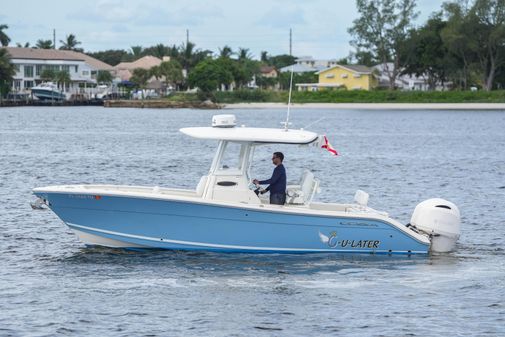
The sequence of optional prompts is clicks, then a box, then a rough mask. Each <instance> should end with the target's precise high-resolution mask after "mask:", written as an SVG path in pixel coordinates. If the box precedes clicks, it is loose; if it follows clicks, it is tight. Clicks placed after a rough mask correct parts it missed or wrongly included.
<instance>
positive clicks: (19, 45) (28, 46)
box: [16, 42, 30, 48]
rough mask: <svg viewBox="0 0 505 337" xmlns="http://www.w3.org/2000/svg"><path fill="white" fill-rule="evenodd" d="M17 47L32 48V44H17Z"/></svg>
mask: <svg viewBox="0 0 505 337" xmlns="http://www.w3.org/2000/svg"><path fill="white" fill-rule="evenodd" d="M16 47H18V48H30V42H26V43H25V44H24V45H22V44H21V43H19V42H16Z"/></svg>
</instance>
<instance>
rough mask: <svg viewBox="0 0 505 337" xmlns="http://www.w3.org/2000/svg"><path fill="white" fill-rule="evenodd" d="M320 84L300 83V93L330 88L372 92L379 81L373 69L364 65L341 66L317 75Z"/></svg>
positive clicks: (322, 71)
mask: <svg viewBox="0 0 505 337" xmlns="http://www.w3.org/2000/svg"><path fill="white" fill-rule="evenodd" d="M317 74H318V75H319V82H318V83H299V84H297V85H296V86H297V87H298V90H299V91H306V90H310V91H318V90H324V89H330V88H346V89H347V90H370V89H373V88H375V87H377V84H378V80H377V78H376V77H375V76H374V74H373V73H372V69H371V68H369V67H367V66H362V65H347V64H346V65H340V64H337V65H336V66H333V67H331V68H327V69H323V70H321V71H319V72H318V73H317Z"/></svg>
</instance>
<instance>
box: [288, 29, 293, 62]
mask: <svg viewBox="0 0 505 337" xmlns="http://www.w3.org/2000/svg"><path fill="white" fill-rule="evenodd" d="M289 56H293V32H292V30H291V28H289Z"/></svg>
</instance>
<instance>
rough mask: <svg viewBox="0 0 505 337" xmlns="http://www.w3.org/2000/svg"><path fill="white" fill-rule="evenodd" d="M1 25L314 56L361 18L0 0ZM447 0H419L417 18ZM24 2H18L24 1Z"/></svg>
mask: <svg viewBox="0 0 505 337" xmlns="http://www.w3.org/2000/svg"><path fill="white" fill-rule="evenodd" d="M2 2H3V3H2V5H1V6H0V24H7V25H8V26H9V28H8V29H7V30H6V31H5V32H6V33H7V35H8V36H9V37H10V38H11V43H10V46H16V43H21V44H23V45H24V44H25V43H26V42H29V43H30V45H35V43H36V41H37V40H38V39H44V40H48V39H51V40H52V39H53V29H55V30H56V47H57V48H58V47H59V46H60V45H61V43H60V42H59V41H60V40H65V37H66V36H67V35H69V34H74V35H75V36H76V38H77V40H78V41H81V42H82V44H81V45H79V47H81V48H84V50H85V51H91V52H93V51H101V50H107V49H125V50H130V47H131V46H137V45H140V46H143V47H150V46H153V45H156V44H159V43H163V44H165V45H174V44H175V45H181V44H182V43H184V42H185V41H186V33H187V31H189V40H190V41H191V42H193V43H195V44H196V47H197V48H199V49H208V50H211V51H213V52H215V53H217V52H218V50H219V48H222V47H223V46H225V45H228V46H230V47H231V48H232V49H233V50H237V49H238V48H239V47H240V48H248V49H249V50H250V53H251V54H252V56H253V57H254V58H256V59H257V58H259V57H260V55H261V51H263V50H265V51H267V52H268V53H269V54H270V55H278V54H288V53H289V30H290V28H291V29H292V54H293V55H295V56H312V57H314V58H317V59H330V58H337V59H339V58H343V57H346V56H348V55H349V52H350V51H351V50H352V48H351V46H350V44H349V41H350V40H351V36H350V35H349V34H348V33H347V29H348V28H349V27H351V26H352V22H353V20H354V19H356V18H357V17H358V13H357V10H356V4H355V1H354V0H347V1H343V0H308V1H307V0H255V1H240V0H219V1H217V0H215V1H203V0H185V1H184V0H165V1H163V0H149V1H145V0H144V1H142V0H140V1H139V0H97V1H94V0H87V1H75V0H50V1H40V0H23V1H19V2H18V1H9V0H2ZM441 3H442V1H434V0H418V1H417V10H418V11H419V12H420V15H419V18H418V19H417V20H416V23H417V24H422V23H423V22H425V21H426V19H427V18H428V17H429V16H430V15H431V14H432V13H433V12H434V11H438V10H440V7H441ZM20 5H21V6H20Z"/></svg>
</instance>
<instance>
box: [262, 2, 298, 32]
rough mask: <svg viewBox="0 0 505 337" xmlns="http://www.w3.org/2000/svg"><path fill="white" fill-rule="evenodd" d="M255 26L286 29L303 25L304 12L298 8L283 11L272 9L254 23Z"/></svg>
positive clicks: (276, 8)
mask: <svg viewBox="0 0 505 337" xmlns="http://www.w3.org/2000/svg"><path fill="white" fill-rule="evenodd" d="M256 24H258V25H263V26H268V27H272V28H286V27H293V26H297V25H304V24H305V18H304V12H303V11H302V10H301V8H300V7H295V8H283V9H281V8H279V7H272V8H271V9H270V10H269V11H268V12H266V13H265V14H264V15H263V16H262V17H261V18H260V19H259V20H258V21H257V22H256Z"/></svg>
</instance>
